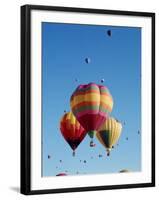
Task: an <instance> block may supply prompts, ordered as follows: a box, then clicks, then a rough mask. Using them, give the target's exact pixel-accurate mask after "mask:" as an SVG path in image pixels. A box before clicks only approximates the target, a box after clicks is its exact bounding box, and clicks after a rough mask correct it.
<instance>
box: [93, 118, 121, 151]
mask: <svg viewBox="0 0 159 200" xmlns="http://www.w3.org/2000/svg"><path fill="white" fill-rule="evenodd" d="M121 131H122V125H121V123H120V122H118V121H117V120H116V119H114V118H109V119H107V120H106V121H105V122H104V123H103V124H102V126H101V127H100V129H99V130H98V132H97V134H96V137H97V138H98V140H99V142H100V143H101V144H102V145H103V146H104V147H105V148H106V149H107V152H108V154H109V153H110V151H111V149H112V147H113V145H115V144H116V142H117V141H118V139H119V137H120V134H121Z"/></svg>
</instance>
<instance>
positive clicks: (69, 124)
mask: <svg viewBox="0 0 159 200" xmlns="http://www.w3.org/2000/svg"><path fill="white" fill-rule="evenodd" d="M60 130H61V133H62V135H63V137H64V138H65V140H66V141H67V142H68V144H69V145H70V147H71V148H72V150H73V151H74V150H75V149H76V148H77V147H78V145H79V144H80V143H81V142H82V140H83V139H84V137H85V136H86V133H87V132H86V131H85V129H84V128H83V127H82V126H81V124H80V123H79V122H78V121H77V120H76V118H75V116H74V115H73V113H72V112H68V113H66V114H65V115H64V116H63V117H62V119H61V121H60Z"/></svg>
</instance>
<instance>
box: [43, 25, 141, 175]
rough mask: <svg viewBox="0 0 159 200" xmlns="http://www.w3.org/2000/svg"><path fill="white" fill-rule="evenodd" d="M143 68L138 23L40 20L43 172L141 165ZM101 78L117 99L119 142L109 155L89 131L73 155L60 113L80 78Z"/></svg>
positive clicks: (100, 170) (96, 171) (92, 171)
mask: <svg viewBox="0 0 159 200" xmlns="http://www.w3.org/2000/svg"><path fill="white" fill-rule="evenodd" d="M109 29H110V30H111V32H112V36H111V37H110V36H108V35H107V30H109ZM85 58H90V59H91V62H90V63H89V64H87V63H86V62H85ZM140 70H141V29H140V28H137V27H119V26H99V25H80V24H60V23H47V22H43V23H42V127H43V128H42V144H43V145H42V176H55V175H56V174H58V173H61V172H65V171H66V170H67V174H69V175H76V174H77V173H79V175H81V174H99V173H118V172H119V171H120V170H122V169H128V170H130V171H133V172H134V171H140V170H141V134H142V132H141V133H140V134H138V130H140V127H141V112H140V109H141V102H140V101H141V95H140V94H141V84H140V82H141V80H140V79H141V72H140ZM76 79H77V80H78V81H76ZM101 79H104V80H105V82H104V83H102V84H103V85H105V86H107V87H108V89H109V91H110V93H111V94H112V96H113V99H114V107H113V111H112V113H111V116H112V117H115V118H117V119H118V120H119V121H121V123H122V124H123V130H122V134H121V137H120V139H119V141H118V144H119V145H118V146H117V145H116V146H115V148H114V149H112V151H111V155H110V156H109V157H107V156H106V151H105V149H104V147H103V146H102V145H101V144H100V143H99V142H98V140H97V139H96V138H95V139H94V142H95V143H96V147H94V148H91V147H90V146H89V142H90V138H89V136H86V137H85V139H84V140H83V141H82V143H81V144H80V145H79V146H78V148H77V149H76V156H75V157H73V156H72V149H71V148H70V146H69V145H68V144H67V142H66V141H65V140H64V138H63V136H62V134H61V133H60V129H59V122H60V118H61V117H62V116H63V115H64V110H66V111H67V112H68V111H70V96H71V94H72V93H73V91H74V90H75V89H76V87H77V86H78V85H79V84H88V83H90V82H95V83H96V84H101ZM124 122H125V125H124ZM127 137H128V140H127V139H126V138H127ZM99 154H101V155H102V156H103V157H101V158H99ZM48 155H50V156H51V157H50V159H48ZM60 160H61V162H60ZM80 160H81V162H80ZM84 160H86V163H84Z"/></svg>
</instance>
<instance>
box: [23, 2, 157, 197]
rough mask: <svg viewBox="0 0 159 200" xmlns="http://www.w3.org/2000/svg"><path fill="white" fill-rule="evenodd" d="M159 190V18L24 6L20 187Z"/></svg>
mask: <svg viewBox="0 0 159 200" xmlns="http://www.w3.org/2000/svg"><path fill="white" fill-rule="evenodd" d="M152 186H155V14H154V13H147V12H132V11H114V10H98V9H86V8H70V7H52V6H38V5H24V6H22V7H21V193H23V194H43V193H58V192H75V191H90V190H107V189H120V188H137V187H152Z"/></svg>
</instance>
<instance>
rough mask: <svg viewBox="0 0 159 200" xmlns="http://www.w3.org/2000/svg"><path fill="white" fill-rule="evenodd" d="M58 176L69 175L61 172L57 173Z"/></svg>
mask: <svg viewBox="0 0 159 200" xmlns="http://www.w3.org/2000/svg"><path fill="white" fill-rule="evenodd" d="M56 176H67V174H66V173H60V174H57V175H56Z"/></svg>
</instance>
